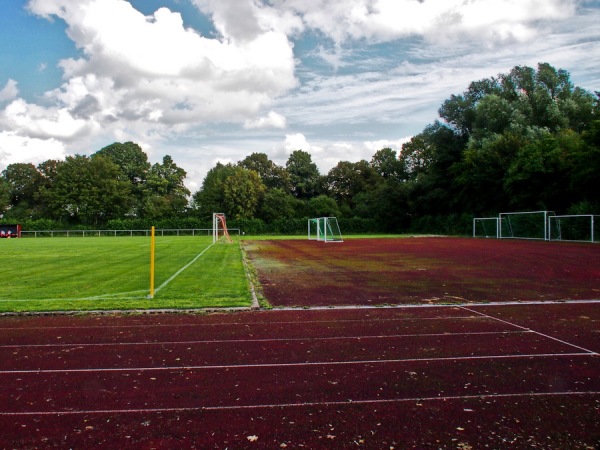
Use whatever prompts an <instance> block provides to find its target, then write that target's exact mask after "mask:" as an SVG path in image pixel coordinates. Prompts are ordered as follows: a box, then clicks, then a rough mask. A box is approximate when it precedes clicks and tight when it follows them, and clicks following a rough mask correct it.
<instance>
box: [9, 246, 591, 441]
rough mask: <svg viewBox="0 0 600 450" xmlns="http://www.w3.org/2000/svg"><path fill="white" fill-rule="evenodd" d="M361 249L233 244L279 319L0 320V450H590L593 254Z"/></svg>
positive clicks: (584, 250)
mask: <svg viewBox="0 0 600 450" xmlns="http://www.w3.org/2000/svg"><path fill="white" fill-rule="evenodd" d="M360 241H361V242H360V243H354V240H349V241H346V242H344V243H342V244H324V243H317V242H311V243H303V242H302V241H297V243H294V242H295V241H277V242H275V241H273V242H266V241H252V242H246V243H244V245H245V248H246V250H247V253H248V258H249V259H250V260H251V262H252V264H253V267H254V269H255V270H256V274H257V278H258V279H259V280H261V283H262V288H263V294H264V295H265V296H266V298H267V300H268V301H269V302H270V303H271V305H273V309H263V310H258V311H257V310H255V311H250V310H249V311H240V312H228V313H211V314H200V313H193V314H192V313H187V314H184V313H179V314H172V313H161V314H157V313H154V314H140V313H136V314H122V313H121V314H116V313H113V314H80V315H48V316H43V315H36V316H24V315H8V316H4V317H1V318H0V429H1V430H2V433H1V434H0V448H49V447H59V448H218V449H225V448H231V449H245V448H255V449H258V448H294V449H295V448H311V449H315V448H324V449H330V448H333V449H348V448H369V449H392V448H393V449H404V448H432V449H438V448H444V449H446V448H447V449H478V448H494V449H499V448H543V449H547V448H561V449H562V448H569V449H570V448H577V449H580V448H581V449H594V448H598V445H599V444H600V421H599V420H598V417H600V357H599V352H600V312H599V311H600V310H599V308H600V302H599V301H598V298H599V297H600V296H599V295H598V289H599V288H600V285H599V283H600V282H599V280H600V273H599V272H598V270H599V269H598V268H599V267H600V264H598V263H599V258H600V247H598V246H597V245H594V244H587V245H581V244H560V243H545V242H525V241H495V240H493V241H492V240H481V241H480V240H472V239H454V238H446V239H442V238H418V239H398V240H388V239H385V240H379V239H374V240H370V239H367V240H360ZM382 241H383V242H382ZM391 241H394V242H391ZM301 244H302V245H301ZM396 246H399V247H396ZM402 246H404V247H402ZM237 248H239V247H237ZM410 248H413V251H412V253H411V252H410V251H409V249H410ZM282 249H283V250H282ZM385 249H387V251H386V250H385ZM417 249H418V250H417ZM206 254H208V252H207V253H206ZM549 254H550V255H553V258H550V259H551V260H552V261H554V262H553V263H548V262H546V261H548V258H547V256H548V255H549ZM527 255H528V256H527ZM523 259H524V261H521V260H523ZM411 260H412V262H411ZM198 261H199V260H198ZM519 264H521V265H519ZM513 266H515V267H513ZM282 267H285V270H282ZM352 269H354V271H353V270H352ZM434 269H435V270H434ZM421 272H425V274H422V273H421ZM392 273H395V275H392ZM352 280H353V281H352ZM393 280H395V282H394V281H393ZM477 280H479V284H477ZM503 280H504V281H503ZM395 284H397V285H399V286H400V287H401V288H398V287H396V288H395V287H394V285H395ZM548 284H549V286H548ZM349 285H350V286H349ZM290 286H295V288H290ZM319 286H320V287H321V289H319ZM352 287H353V289H352ZM224 288H226V286H224ZM503 293H504V294H503ZM288 297H289V299H287V300H286V298H288ZM369 300H371V301H369ZM285 305H288V306H285ZM290 305H293V306H294V307H291V306H290ZM374 305H376V306H374Z"/></svg>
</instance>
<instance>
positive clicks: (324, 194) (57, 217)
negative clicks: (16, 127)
mask: <svg viewBox="0 0 600 450" xmlns="http://www.w3.org/2000/svg"><path fill="white" fill-rule="evenodd" d="M439 116H440V119H439V120H436V121H435V122H434V123H433V124H430V125H428V126H426V127H425V129H424V130H423V131H422V132H421V133H419V134H417V135H415V136H413V137H412V139H411V140H410V142H408V143H406V144H405V145H404V146H403V147H402V150H401V152H400V153H399V154H397V153H396V151H394V150H392V149H390V148H384V149H381V150H379V151H377V152H376V153H375V154H374V155H373V156H372V158H371V160H370V161H366V160H362V161H358V162H348V161H340V162H339V163H338V164H337V165H336V166H335V167H334V168H332V169H331V170H330V171H329V172H328V173H327V174H320V173H319V170H318V168H317V166H316V164H315V163H314V162H313V161H312V157H311V155H310V154H309V153H307V152H306V151H303V150H296V151H294V152H292V153H291V154H290V156H289V158H288V160H287V163H286V165H285V167H283V166H279V165H277V164H276V163H274V162H273V161H271V160H270V159H269V157H268V156H267V155H266V154H264V153H253V154H251V155H249V156H247V157H246V158H245V159H244V160H242V161H239V162H238V163H236V164H221V163H217V164H216V166H215V167H213V168H212V169H211V170H210V171H209V172H208V174H207V175H206V177H205V179H204V182H203V185H202V188H201V189H200V190H199V191H197V192H195V193H194V194H193V195H192V196H191V201H190V202H189V204H188V198H189V196H190V192H189V191H188V190H187V189H186V188H185V186H184V180H185V176H186V173H185V171H184V170H182V169H181V168H179V167H177V165H176V164H175V163H174V162H173V160H172V159H171V157H169V156H165V157H164V159H163V162H162V164H154V165H150V163H149V162H148V159H147V156H146V154H145V153H144V152H143V151H142V149H141V148H140V147H139V146H138V145H137V144H134V143H131V142H126V143H124V144H121V143H114V144H112V145H109V146H108V147H105V148H103V149H101V150H100V151H98V152H96V153H95V154H94V155H92V156H91V157H86V156H74V157H67V159H66V160H65V161H63V162H59V161H46V162H44V163H43V164H40V165H39V166H37V167H35V166H34V165H33V164H11V165H9V166H8V167H7V168H6V170H4V171H3V172H2V177H0V208H2V211H3V214H4V219H3V220H4V221H5V222H6V221H13V222H14V221H20V222H24V221H32V220H38V221H39V220H42V219H44V220H47V219H52V220H53V221H55V222H53V223H61V224H64V225H70V226H100V225H102V226H107V227H111V228H115V227H119V226H122V227H123V228H129V227H131V228H137V227H145V226H147V225H148V224H150V223H153V224H154V223H159V222H160V223H163V224H169V225H170V226H168V227H173V228H176V227H180V226H179V225H182V224H185V225H188V226H192V227H199V226H200V224H204V225H205V226H206V224H209V223H210V222H209V221H210V217H211V214H212V212H214V211H218V212H224V213H225V214H226V215H227V217H228V220H229V221H230V222H231V223H234V224H237V225H239V226H240V227H243V228H244V229H245V230H247V231H249V232H269V231H271V232H282V233H286V232H303V231H304V230H305V222H304V218H305V217H316V216H325V215H332V216H337V217H338V218H340V221H341V225H342V230H343V231H345V232H361V231H362V232H367V231H379V232H382V231H383V232H400V231H407V230H413V231H421V232H432V231H433V232H445V233H448V232H454V233H457V232H458V233H467V232H468V229H469V224H470V220H471V218H472V217H473V216H486V215H496V214H497V213H498V212H502V211H516V210H553V211H556V212H557V213H579V214H583V213H585V214H590V213H594V214H598V213H600V195H599V192H600V191H599V189H598V186H600V94H599V93H597V92H596V93H595V95H594V94H592V93H590V92H588V91H585V90H583V89H581V88H579V87H575V86H573V84H572V83H571V80H570V76H569V74H568V73H567V72H566V71H564V70H556V69H555V68H553V67H552V66H550V65H549V64H539V65H538V67H537V70H535V69H533V68H530V67H515V68H513V69H512V70H511V71H510V72H509V73H508V74H500V75H499V76H498V77H493V78H489V79H485V80H480V81H475V82H472V83H471V84H470V85H469V87H468V89H467V90H466V91H465V92H463V93H462V94H460V95H452V96H451V97H450V98H449V99H448V100H446V101H445V102H444V103H443V105H442V106H441V108H440V109H439ZM38 224H40V225H41V223H40V222H38ZM183 227H185V226H183ZM344 228H345V229H344Z"/></svg>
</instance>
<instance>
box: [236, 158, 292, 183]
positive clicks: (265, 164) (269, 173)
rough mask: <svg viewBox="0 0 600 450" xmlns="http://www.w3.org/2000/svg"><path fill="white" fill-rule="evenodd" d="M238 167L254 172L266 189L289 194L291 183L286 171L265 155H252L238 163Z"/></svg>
mask: <svg viewBox="0 0 600 450" xmlns="http://www.w3.org/2000/svg"><path fill="white" fill-rule="evenodd" d="M238 165H239V166H240V167H243V168H244V169H248V170H254V171H255V172H256V173H258V175H259V176H260V179H261V180H262V182H263V184H264V185H265V187H266V188H267V189H283V190H284V191H287V192H290V191H291V189H292V181H291V179H290V174H289V173H288V171H287V170H286V169H285V168H283V167H281V166H278V165H277V164H275V163H274V162H273V161H271V160H270V159H269V157H268V156H267V155H266V154H265V153H252V154H251V155H250V156H247V157H246V158H244V159H243V160H242V161H240V162H239V163H238Z"/></svg>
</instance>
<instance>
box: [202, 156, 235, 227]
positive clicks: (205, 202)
mask: <svg viewBox="0 0 600 450" xmlns="http://www.w3.org/2000/svg"><path fill="white" fill-rule="evenodd" d="M234 173H235V167H234V166H233V165H232V164H222V163H220V162H218V163H217V164H216V166H215V167H213V168H212V169H210V170H209V171H208V173H207V174H206V176H205V177H204V180H203V181H202V187H201V188H200V190H198V191H197V192H195V193H194V195H193V196H192V209H193V210H194V212H195V214H196V215H198V216H199V217H201V218H203V219H205V220H210V218H211V217H212V214H213V213H215V212H222V213H225V214H228V213H229V211H227V210H226V209H225V190H224V186H225V183H226V180H227V178H228V177H229V176H231V175H233V174H234Z"/></svg>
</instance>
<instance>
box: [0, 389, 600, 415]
mask: <svg viewBox="0 0 600 450" xmlns="http://www.w3.org/2000/svg"><path fill="white" fill-rule="evenodd" d="M596 395H600V391H582V392H572V391H563V392H525V393H514V394H479V395H445V396H439V397H409V398H390V399H377V400H352V399H348V400H345V401H321V402H299V403H271V404H258V405H223V406H191V407H180V408H139V409H135V408H128V409H88V410H63V411H0V416H66V415H69V416H71V415H79V414H132V413H134V414H135V413H137V414H148V413H167V412H198V411H235V410H252V409H274V408H314V407H326V406H348V405H381V404H391V403H422V402H439V401H442V402H448V401H466V400H489V399H505V398H527V397H529V398H545V397H585V396H596Z"/></svg>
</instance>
